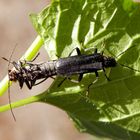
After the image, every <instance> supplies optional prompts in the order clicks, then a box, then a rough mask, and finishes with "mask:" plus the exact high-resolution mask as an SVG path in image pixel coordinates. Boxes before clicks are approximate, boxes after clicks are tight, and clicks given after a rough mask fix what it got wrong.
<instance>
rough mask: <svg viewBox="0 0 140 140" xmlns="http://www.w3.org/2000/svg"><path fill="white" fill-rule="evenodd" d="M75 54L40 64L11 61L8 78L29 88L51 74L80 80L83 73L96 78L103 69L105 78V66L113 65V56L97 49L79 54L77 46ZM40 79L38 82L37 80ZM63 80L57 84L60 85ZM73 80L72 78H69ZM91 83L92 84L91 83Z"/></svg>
mask: <svg viewBox="0 0 140 140" xmlns="http://www.w3.org/2000/svg"><path fill="white" fill-rule="evenodd" d="M75 49H76V51H77V55H75V56H70V55H71V54H72V52H71V53H70V54H69V57H66V58H60V59H58V60H52V61H47V62H44V63H40V64H33V63H32V62H28V61H24V62H22V61H19V64H18V63H16V62H15V61H13V62H12V64H13V65H14V68H15V69H14V70H9V80H10V81H18V82H19V86H20V87H21V88H22V87H23V84H24V83H25V84H26V85H27V87H28V88H29V89H31V88H32V87H33V86H35V85H38V84H40V83H42V82H43V81H45V80H46V79H47V78H49V77H51V78H53V76H63V77H65V78H64V80H65V79H66V78H68V79H70V80H71V78H70V77H71V76H72V75H77V74H78V75H79V78H78V82H80V81H81V80H82V77H83V74H85V73H92V72H94V73H95V75H96V78H98V76H99V75H98V71H99V70H103V72H104V75H105V77H106V79H107V80H109V78H108V76H107V75H106V73H105V68H109V67H115V66H116V65H117V62H116V60H115V59H114V58H113V57H107V56H104V55H103V53H98V52H97V49H95V52H94V53H93V54H89V55H85V54H81V52H80V50H79V48H75ZM38 80H40V81H39V82H38V83H37V81H38ZM64 80H63V81H62V82H61V83H60V84H59V85H58V86H60V85H61V84H62V83H63V82H64ZM71 81H74V80H71ZM91 85H92V84H91Z"/></svg>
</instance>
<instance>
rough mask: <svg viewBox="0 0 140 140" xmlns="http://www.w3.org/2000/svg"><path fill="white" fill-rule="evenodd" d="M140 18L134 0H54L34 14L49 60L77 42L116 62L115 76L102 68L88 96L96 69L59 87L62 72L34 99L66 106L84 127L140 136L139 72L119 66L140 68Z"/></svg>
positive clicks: (121, 135) (122, 136)
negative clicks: (77, 80)
mask: <svg viewBox="0 0 140 140" xmlns="http://www.w3.org/2000/svg"><path fill="white" fill-rule="evenodd" d="M139 17H140V6H139V5H137V4H135V3H133V2H132V1H130V0H118V1H116V0H104V1H103V0H59V1H58V0H53V1H52V3H51V5H50V6H49V7H47V8H45V9H44V10H43V11H42V12H41V13H39V14H32V15H31V19H32V22H33V25H34V27H35V28H36V30H37V32H38V33H39V35H40V36H41V37H42V39H43V40H44V42H45V48H46V49H47V51H48V53H49V55H50V58H51V59H57V56H59V57H67V56H68V55H69V53H70V52H71V51H72V49H73V48H75V47H79V48H80V49H81V50H82V52H83V53H85V54H91V53H93V51H94V49H95V48H98V51H102V50H104V55H110V56H114V57H115V58H116V59H117V62H118V66H117V67H115V68H112V69H108V70H106V72H107V75H108V76H109V78H110V79H111V81H107V80H106V78H105V76H104V74H103V72H102V71H101V72H100V73H99V74H100V78H99V80H98V81H97V82H96V83H95V84H94V85H92V86H91V87H90V89H89V93H88V95H87V90H88V85H89V84H90V83H92V82H93V81H94V80H95V75H94V74H85V75H84V78H83V79H82V81H81V82H80V83H79V84H75V83H72V82H70V81H68V80H66V81H65V82H64V83H63V84H62V86H61V87H58V84H59V83H60V82H61V81H62V80H63V77H58V78H57V79H56V80H55V81H54V83H53V84H52V85H51V87H50V88H49V89H48V90H47V91H45V92H44V93H41V94H40V95H38V96H35V97H36V98H31V99H30V102H33V101H40V102H45V103H50V104H52V105H55V106H57V107H59V108H61V109H63V110H65V111H66V112H67V113H68V114H69V116H70V117H71V118H72V120H73V121H74V122H75V125H76V127H77V128H78V129H79V130H80V131H84V132H88V133H91V134H96V135H98V136H103V137H112V138H117V139H127V140H129V139H135V140H137V139H139V137H140V111H139V110H140V109H139V108H140V72H138V71H134V70H132V69H129V68H126V67H123V66H121V65H119V64H123V65H125V66H129V67H131V68H134V69H137V70H140V59H139V55H140V45H139V43H140V26H139V25H140V20H139ZM103 44H105V45H104V46H103ZM85 50H88V51H85ZM121 53H122V54H121ZM120 54H121V55H120ZM117 56H119V57H117ZM73 78H75V79H76V78H78V76H75V77H73ZM27 103H29V101H27ZM13 105H15V107H16V105H17V104H13ZM17 106H19V105H17Z"/></svg>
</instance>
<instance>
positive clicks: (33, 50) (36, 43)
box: [0, 36, 44, 96]
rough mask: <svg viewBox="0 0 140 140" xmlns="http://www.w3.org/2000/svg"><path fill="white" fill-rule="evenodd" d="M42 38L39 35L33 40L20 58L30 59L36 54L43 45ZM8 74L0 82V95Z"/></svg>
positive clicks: (6, 82) (3, 89)
mask: <svg viewBox="0 0 140 140" xmlns="http://www.w3.org/2000/svg"><path fill="white" fill-rule="evenodd" d="M43 43H44V42H43V40H42V38H41V37H40V36H37V38H36V39H35V40H34V42H33V43H32V44H31V46H30V47H29V48H28V50H27V51H26V52H25V54H24V55H23V56H22V57H21V59H26V60H32V58H33V57H34V56H35V55H36V54H37V52H38V51H39V49H40V48H41V46H42V45H43ZM8 80H9V79H8V75H6V76H5V78H4V79H3V80H2V81H1V82H0V96H2V95H3V94H4V93H5V92H6V91H7V89H8Z"/></svg>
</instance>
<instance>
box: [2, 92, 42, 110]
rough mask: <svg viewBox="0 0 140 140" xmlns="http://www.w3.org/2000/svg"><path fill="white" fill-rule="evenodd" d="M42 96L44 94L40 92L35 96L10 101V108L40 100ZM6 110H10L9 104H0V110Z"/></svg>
mask: <svg viewBox="0 0 140 140" xmlns="http://www.w3.org/2000/svg"><path fill="white" fill-rule="evenodd" d="M42 98H44V94H40V95H36V96H32V97H29V98H26V99H22V100H19V101H17V102H14V103H11V106H12V108H16V107H20V106H23V105H27V104H30V103H33V102H37V101H41V99H42ZM7 110H10V105H9V104H8V105H3V106H0V112H4V111H7Z"/></svg>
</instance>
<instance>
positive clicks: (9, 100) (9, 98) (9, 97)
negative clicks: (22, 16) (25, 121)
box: [3, 44, 17, 121]
mask: <svg viewBox="0 0 140 140" xmlns="http://www.w3.org/2000/svg"><path fill="white" fill-rule="evenodd" d="M16 47H17V44H16V45H15V47H14V49H13V51H12V53H11V55H10V57H9V60H8V59H6V58H4V57H3V59H4V60H6V61H8V62H9V63H8V71H9V67H10V64H11V63H12V62H11V59H12V56H13V54H14V51H15V49H16ZM8 78H9V81H8V102H9V106H10V110H11V114H12V116H13V119H14V121H16V117H15V114H14V112H13V109H12V105H11V96H10V75H9V72H8Z"/></svg>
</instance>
